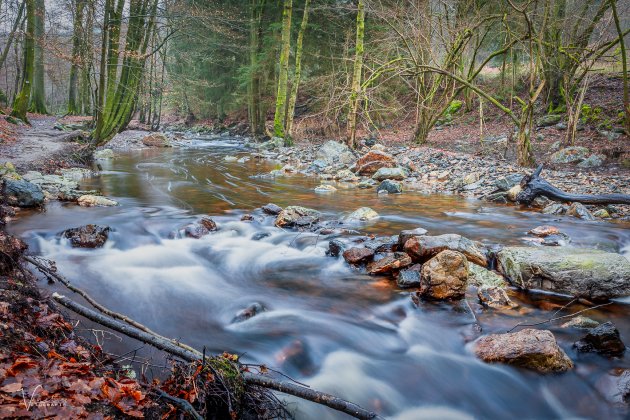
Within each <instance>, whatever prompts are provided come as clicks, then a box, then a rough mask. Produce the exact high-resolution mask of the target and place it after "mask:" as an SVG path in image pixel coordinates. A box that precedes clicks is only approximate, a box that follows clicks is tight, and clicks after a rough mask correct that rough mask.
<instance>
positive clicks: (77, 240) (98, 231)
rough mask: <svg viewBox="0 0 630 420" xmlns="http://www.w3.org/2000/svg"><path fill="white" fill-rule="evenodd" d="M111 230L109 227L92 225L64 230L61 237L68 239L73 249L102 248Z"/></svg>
mask: <svg viewBox="0 0 630 420" xmlns="http://www.w3.org/2000/svg"><path fill="white" fill-rule="evenodd" d="M110 230H111V229H110V228H109V226H98V225H91V224H90V225H85V226H80V227H76V228H72V229H67V230H64V231H63V232H62V233H61V236H62V237H64V238H67V239H68V241H69V242H70V245H72V247H73V248H100V247H102V246H103V245H105V242H107V238H109V232H110Z"/></svg>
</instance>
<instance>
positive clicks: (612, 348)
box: [574, 321, 626, 356]
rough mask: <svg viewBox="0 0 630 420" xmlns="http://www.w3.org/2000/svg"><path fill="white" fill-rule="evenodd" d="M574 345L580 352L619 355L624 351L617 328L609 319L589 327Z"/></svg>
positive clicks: (624, 347)
mask: <svg viewBox="0 0 630 420" xmlns="http://www.w3.org/2000/svg"><path fill="white" fill-rule="evenodd" d="M574 346H575V348H576V349H577V351H579V352H582V353H584V352H596V353H599V354H603V355H605V356H621V355H622V354H623V353H624V352H625V351H626V346H625V344H624V343H623V341H621V337H620V335H619V330H617V327H615V325H614V324H613V323H612V322H610V321H609V322H605V323H603V324H601V325H598V326H597V327H595V328H593V329H591V330H590V331H589V332H588V334H586V336H584V337H583V338H582V339H581V340H580V341H577V342H576V343H575V344H574Z"/></svg>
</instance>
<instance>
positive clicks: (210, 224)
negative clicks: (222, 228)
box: [199, 217, 218, 232]
mask: <svg viewBox="0 0 630 420" xmlns="http://www.w3.org/2000/svg"><path fill="white" fill-rule="evenodd" d="M199 223H200V224H201V226H203V227H205V228H206V229H208V231H209V232H214V231H216V230H217V229H218V227H217V223H216V222H215V221H214V220H212V219H211V218H209V217H202V218H201V220H199Z"/></svg>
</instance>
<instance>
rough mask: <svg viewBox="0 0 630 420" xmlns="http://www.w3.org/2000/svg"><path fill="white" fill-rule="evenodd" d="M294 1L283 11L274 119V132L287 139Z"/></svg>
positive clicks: (285, 1)
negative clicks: (286, 124)
mask: <svg viewBox="0 0 630 420" xmlns="http://www.w3.org/2000/svg"><path fill="white" fill-rule="evenodd" d="M292 11H293V0H284V8H283V10H282V47H281V50H280V73H279V74H278V93H277V94H276V112H275V115H274V118H273V131H274V135H276V136H277V137H283V138H284V137H285V135H286V127H285V126H284V122H285V116H286V112H287V88H288V83H289V55H290V53H291V14H292Z"/></svg>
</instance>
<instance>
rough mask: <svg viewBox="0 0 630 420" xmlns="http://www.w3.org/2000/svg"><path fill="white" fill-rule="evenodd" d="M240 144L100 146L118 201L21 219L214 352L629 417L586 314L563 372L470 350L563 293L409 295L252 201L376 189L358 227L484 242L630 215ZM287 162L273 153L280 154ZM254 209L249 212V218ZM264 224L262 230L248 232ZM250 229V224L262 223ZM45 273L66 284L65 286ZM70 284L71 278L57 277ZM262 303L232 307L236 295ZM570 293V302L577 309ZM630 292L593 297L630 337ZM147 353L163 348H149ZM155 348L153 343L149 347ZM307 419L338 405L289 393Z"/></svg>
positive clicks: (321, 203)
mask: <svg viewBox="0 0 630 420" xmlns="http://www.w3.org/2000/svg"><path fill="white" fill-rule="evenodd" d="M244 152H245V151H244V149H242V148H241V146H240V145H239V143H237V142H235V141H231V140H230V139H221V141H210V140H207V139H206V140H204V139H200V140H194V141H188V142H187V146H186V147H179V148H172V149H147V150H141V151H133V152H128V153H123V154H121V155H120V156H119V157H118V158H116V159H115V160H112V161H107V162H102V163H101V165H102V166H103V168H102V169H103V170H102V172H101V173H100V175H99V176H98V177H95V178H91V179H88V180H85V182H84V183H83V187H84V188H86V189H91V188H98V189H101V190H102V191H103V193H104V194H105V195H106V196H108V197H112V198H114V199H116V200H117V201H119V202H120V206H117V207H111V208H81V207H79V206H76V205H73V204H69V203H65V204H64V203H57V202H54V203H51V204H50V205H48V207H47V210H46V211H45V212H41V213H40V212H28V211H23V212H22V213H21V214H20V215H19V217H18V219H17V220H16V221H15V222H14V223H12V224H11V225H10V229H11V230H12V233H17V234H19V235H22V236H23V237H24V238H25V239H26V240H27V241H28V243H29V245H30V247H31V250H32V251H34V252H36V253H38V254H41V255H42V256H44V257H47V258H51V259H53V260H55V261H56V262H57V266H58V268H59V271H60V272H61V273H62V274H63V275H65V276H66V277H67V278H69V279H70V280H71V281H72V282H73V283H75V284H76V285H77V286H79V287H81V288H83V289H85V290H86V291H88V292H89V293H90V294H91V295H92V296H93V297H95V298H96V299H97V300H98V301H100V302H101V303H103V304H104V305H105V306H107V307H109V308H111V309H113V310H115V311H118V312H122V313H125V314H127V315H129V316H130V317H132V318H135V319H136V320H138V321H140V322H141V323H143V324H145V325H147V326H149V327H150V328H151V329H153V330H155V331H158V332H159V333H161V334H163V335H165V336H170V337H175V338H180V339H181V340H182V341H184V342H186V343H188V344H190V345H192V346H194V347H196V348H199V349H201V348H202V347H203V346H205V347H206V351H207V352H209V353H210V352H213V353H221V352H223V351H229V352H233V353H237V354H240V355H241V360H242V361H244V362H246V363H264V364H266V365H268V366H270V367H273V368H275V369H278V370H281V371H282V372H284V373H286V374H288V375H290V376H291V377H293V378H295V379H298V380H300V381H303V382H306V383H308V384H310V385H312V386H313V387H315V388H317V389H321V390H325V391H328V392H331V393H334V394H337V395H339V396H342V397H344V398H346V399H349V400H351V401H353V402H356V403H358V404H360V405H362V406H364V407H365V408H368V409H374V410H378V411H379V412H380V413H382V414H383V415H385V416H388V417H396V418H401V419H402V418H404V419H416V418H440V419H444V418H493V419H494V418H516V417H519V418H538V419H540V418H567V417H583V418H623V417H624V416H626V415H627V414H628V412H627V410H626V409H625V407H624V406H622V405H616V404H614V403H612V402H610V401H609V400H607V399H606V398H605V397H604V394H606V391H605V390H606V387H607V385H606V384H607V383H608V381H609V379H610V377H609V376H608V374H607V372H609V371H611V370H613V369H617V368H628V367H630V366H629V363H628V361H627V360H626V359H606V358H603V357H601V356H598V355H578V354H576V352H575V351H574V350H573V349H572V347H571V344H572V343H573V342H574V341H576V340H577V339H578V338H580V335H581V334H580V333H579V332H576V331H575V330H566V329H562V328H560V327H559V325H558V324H553V325H551V326H546V327H545V328H550V329H551V330H552V331H553V332H554V334H555V335H556V337H557V338H558V341H559V344H560V345H561V347H563V348H564V350H565V351H566V352H567V354H568V355H569V356H570V357H571V358H572V359H573V360H574V361H575V362H576V368H575V369H574V370H573V371H571V372H568V373H565V374H562V375H548V376H543V375H539V374H536V373H532V372H527V371H524V370H519V369H515V368H511V367H506V366H499V365H488V364H485V363H482V362H480V361H478V360H477V359H476V358H475V357H474V356H473V355H472V353H471V352H470V345H469V343H470V341H471V340H473V339H474V338H476V337H477V336H478V335H477V333H476V329H475V317H474V316H473V315H472V313H471V309H472V310H473V311H474V313H475V315H476V318H477V319H478V321H479V323H480V324H481V326H482V327H483V332H484V333H493V332H505V331H506V330H508V329H510V328H511V327H512V326H514V325H515V324H516V323H518V322H520V321H524V320H528V321H540V320H544V319H546V318H549V316H550V314H551V312H550V311H549V308H550V307H554V308H555V307H557V306H552V305H553V304H558V305H562V304H564V303H566V302H567V301H566V299H563V298H560V297H557V296H551V295H546V294H536V293H529V294H526V293H521V292H517V291H512V292H510V293H511V297H512V299H513V300H515V301H516V302H517V303H518V304H519V305H520V309H519V310H516V311H511V312H499V311H492V310H484V309H483V308H481V307H480V306H479V305H477V304H476V303H475V299H473V298H472V295H471V297H469V298H468V301H469V302H470V305H467V304H465V303H464V302H460V303H426V302H423V303H421V304H420V305H419V306H416V305H415V304H414V303H413V302H412V300H411V298H410V292H409V291H405V290H400V289H398V288H397V287H396V283H395V281H392V280H389V279H387V278H384V277H370V276H366V275H364V274H361V273H360V272H358V271H356V270H355V269H352V268H350V267H348V266H347V265H346V264H345V263H344V262H343V260H342V259H334V258H331V257H327V256H326V255H325V250H326V249H327V247H328V241H329V240H330V239H331V237H324V236H318V235H315V234H310V233H301V234H298V233H297V232H293V231H284V230H281V229H278V228H275V227H274V226H273V218H272V217H269V216H264V215H263V214H262V212H261V211H260V209H259V207H260V206H262V205H264V204H267V203H269V202H273V203H275V204H278V205H280V206H286V205H301V206H306V207H312V208H315V209H317V210H320V211H322V212H323V213H324V214H325V215H326V216H327V217H330V218H338V217H339V216H340V215H343V214H346V213H348V212H351V211H353V210H355V209H357V208H358V207H363V206H368V207H371V208H373V209H374V210H376V211H377V212H378V213H379V214H380V218H378V219H377V220H375V221H373V222H370V223H368V224H359V225H353V226H351V227H352V228H353V229H356V230H359V231H361V232H362V233H364V234H370V233H372V234H377V235H380V236H386V235H395V234H397V233H398V232H399V231H400V230H402V229H409V228H416V227H423V228H425V229H427V230H428V231H429V232H430V234H443V233H458V234H461V235H464V236H466V237H469V238H470V239H473V240H478V241H482V242H484V243H487V244H523V243H524V238H525V237H526V236H527V235H526V232H527V231H528V230H530V229H532V228H534V227H536V226H538V225H542V224H553V225H555V226H557V227H559V228H560V229H561V231H563V232H565V233H566V234H568V235H569V236H570V237H571V238H572V240H573V243H572V245H573V246H580V247H582V246H588V247H597V248H600V249H606V250H611V251H616V252H623V248H624V246H628V245H629V244H630V229H628V228H629V227H630V226H629V225H628V224H620V223H605V222H583V221H581V220H578V219H575V218H570V217H559V216H545V215H541V214H540V213H534V212H528V211H523V210H520V209H518V208H516V207H514V206H501V205H493V204H489V203H486V202H481V201H477V200H469V199H464V198H461V197H457V196H447V195H441V196H435V195H432V196H430V195H422V194H419V193H414V192H405V193H404V194H402V195H389V196H387V195H386V196H377V195H376V194H375V192H374V190H360V189H357V188H349V187H348V188H345V187H344V186H342V185H338V186H337V187H338V191H336V192H334V193H328V194H321V193H316V192H315V191H314V187H316V186H317V185H318V184H319V181H318V180H317V179H315V178H309V177H305V176H301V175H293V176H285V177H276V178H271V177H268V176H258V175H260V174H266V173H268V172H269V171H270V170H271V169H273V168H274V167H275V166H274V163H273V162H268V161H258V160H250V161H249V162H246V163H238V162H230V163H228V162H226V161H224V159H223V157H224V156H225V155H226V154H235V155H237V156H241V155H242V154H244ZM276 166H277V165H276ZM246 213H250V214H252V215H253V216H254V221H253V222H243V221H240V219H241V216H242V215H244V214H246ZM202 215H209V216H211V217H212V218H213V219H214V220H215V221H216V222H217V224H218V225H219V227H220V230H219V231H218V232H217V233H215V234H211V235H208V236H205V237H203V238H201V239H187V238H177V237H176V238H173V233H174V232H177V230H178V229H180V228H181V227H182V226H184V225H186V224H187V223H190V222H193V221H195V220H197V219H198V218H199V217H200V216H202ZM87 223H96V224H99V225H108V226H110V227H111V228H112V229H113V232H112V233H111V234H110V239H109V241H108V242H107V244H106V246H105V247H104V248H102V249H96V250H83V249H72V248H71V247H70V246H69V244H67V242H66V241H65V240H61V239H59V236H58V234H59V233H60V232H61V231H63V230H64V229H67V228H70V227H76V226H79V225H83V224H87ZM259 233H266V234H268V236H265V237H263V238H262V239H260V238H259V237H260V236H263V235H257V236H258V237H255V236H254V235H256V234H259ZM256 239H257V240H256ZM41 284H42V287H48V288H51V289H52V290H61V289H59V286H58V285H46V284H45V283H44V282H42V283H41ZM63 292H64V293H67V292H66V291H63ZM252 303H259V304H260V305H262V306H263V307H264V308H265V309H266V311H265V312H263V313H261V314H259V315H256V316H254V317H253V318H251V319H248V320H246V321H244V322H236V323H235V322H233V318H234V316H235V314H236V313H238V312H239V311H240V310H242V309H243V308H246V307H247V306H248V305H251V304H252ZM582 308H583V307H582V306H580V305H573V306H571V307H570V308H569V311H576V310H578V309H582ZM629 312H630V311H629V307H628V305H626V304H624V303H623V302H620V303H616V304H614V305H610V306H606V307H603V308H601V309H599V310H596V311H592V312H589V313H588V314H587V315H588V316H589V317H591V318H594V319H597V320H599V321H605V320H612V321H613V322H614V323H615V324H616V325H617V327H618V328H619V330H620V332H621V335H622V338H625V339H626V341H628V340H630V322H629V321H630V319H629V318H628V314H629ZM106 338H107V340H106V341H105V345H106V349H107V350H110V351H116V352H118V353H125V352H127V351H129V350H130V349H132V348H133V347H134V346H135V344H133V345H130V344H129V342H127V341H126V342H125V343H122V344H121V343H120V341H119V340H118V339H117V338H115V337H113V336H107V337H106ZM142 352H144V357H152V356H154V355H155V352H152V351H150V350H148V349H146V348H145V349H143V350H142V351H141V353H142ZM155 357H157V356H155ZM290 407H291V409H293V410H295V411H296V415H297V416H298V417H302V418H345V415H342V414H338V413H335V412H332V411H330V410H328V409H326V408H323V407H318V406H315V405H314V404H311V403H305V402H299V403H298V404H291V406H290Z"/></svg>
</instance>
